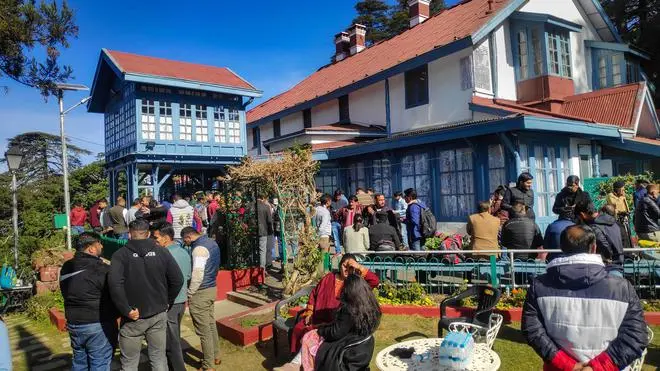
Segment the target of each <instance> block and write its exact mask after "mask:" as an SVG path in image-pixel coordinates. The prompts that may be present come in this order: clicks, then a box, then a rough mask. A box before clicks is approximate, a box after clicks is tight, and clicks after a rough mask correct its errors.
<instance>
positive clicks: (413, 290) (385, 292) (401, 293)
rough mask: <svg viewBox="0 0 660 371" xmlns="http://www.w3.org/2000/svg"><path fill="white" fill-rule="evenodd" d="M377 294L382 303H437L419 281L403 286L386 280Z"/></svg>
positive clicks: (425, 304) (422, 304) (377, 290)
mask: <svg viewBox="0 0 660 371" xmlns="http://www.w3.org/2000/svg"><path fill="white" fill-rule="evenodd" d="M376 295H377V298H378V302H379V303H380V304H395V305H396V304H413V305H421V306H428V305H435V303H434V302H433V300H432V299H431V298H430V297H429V296H428V295H427V294H426V290H425V289H424V287H422V285H420V284H419V283H409V284H407V285H406V286H403V287H396V286H395V285H394V284H392V283H391V282H389V281H388V282H385V283H383V284H382V285H380V287H379V288H378V289H376Z"/></svg>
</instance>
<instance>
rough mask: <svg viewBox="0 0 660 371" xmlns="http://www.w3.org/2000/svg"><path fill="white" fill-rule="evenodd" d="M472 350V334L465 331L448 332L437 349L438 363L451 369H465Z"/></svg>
mask: <svg viewBox="0 0 660 371" xmlns="http://www.w3.org/2000/svg"><path fill="white" fill-rule="evenodd" d="M473 351H474V339H473V338H472V334H470V333H466V332H450V333H449V334H447V337H446V338H445V339H444V341H443V342H442V344H441V345H440V349H439V363H440V365H441V366H445V367H449V368H451V369H453V370H462V369H465V368H466V367H467V366H468V364H469V363H470V359H471V357H472V352H473Z"/></svg>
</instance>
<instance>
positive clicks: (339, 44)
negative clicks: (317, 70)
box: [335, 31, 351, 62]
mask: <svg viewBox="0 0 660 371" xmlns="http://www.w3.org/2000/svg"><path fill="white" fill-rule="evenodd" d="M350 52H351V41H350V38H349V37H348V32H345V31H342V32H340V33H338V34H336V35H335V62H339V61H340V60H342V59H344V58H346V57H348V56H349V53H350Z"/></svg>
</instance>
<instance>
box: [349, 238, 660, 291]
mask: <svg viewBox="0 0 660 371" xmlns="http://www.w3.org/2000/svg"><path fill="white" fill-rule="evenodd" d="M457 252H458V253H460V254H461V255H463V259H461V261H460V262H458V263H457V262H455V260H454V259H453V257H451V256H452V255H455V254H456V253H457ZM542 252H543V253H561V250H542ZM475 253H476V254H480V255H483V254H484V253H499V254H501V257H500V258H498V259H497V260H496V261H495V260H494V261H493V262H491V261H489V260H486V259H472V258H470V256H471V255H472V254H475ZM538 253H539V250H502V251H500V250H488V251H484V250H481V251H471V250H463V251H397V252H372V251H369V252H365V253H361V259H360V260H361V264H362V265H364V266H366V267H367V268H369V269H370V270H372V271H374V272H376V274H378V275H379V278H380V279H381V281H383V282H384V281H385V280H388V281H390V282H392V283H393V284H395V285H401V286H403V285H405V284H407V283H410V282H418V283H420V284H421V285H423V286H424V287H426V289H427V291H428V292H429V293H441V294H450V293H452V292H454V291H455V290H456V287H458V286H461V285H468V286H470V285H475V284H485V283H495V284H496V285H498V286H499V287H502V288H506V287H508V288H511V289H513V288H515V287H528V286H529V282H530V280H531V279H532V278H533V277H534V276H536V275H539V274H543V273H545V271H546V267H547V263H546V261H544V260H535V259H519V258H517V256H519V255H520V254H525V255H531V254H538ZM448 257H451V258H448ZM625 257H626V258H625V263H624V267H623V269H624V276H625V277H626V278H627V279H628V280H629V281H630V282H631V283H632V284H633V286H634V287H635V289H636V290H637V293H638V295H639V296H640V297H642V298H657V297H658V296H657V293H658V290H659V289H660V252H658V251H657V249H648V248H634V249H626V250H625Z"/></svg>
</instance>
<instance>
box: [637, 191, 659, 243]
mask: <svg viewBox="0 0 660 371" xmlns="http://www.w3.org/2000/svg"><path fill="white" fill-rule="evenodd" d="M659 198H660V189H659V188H658V185H657V184H649V185H648V186H646V195H644V196H643V197H642V198H641V199H640V200H639V201H638V202H637V206H635V232H637V236H638V237H639V238H640V239H642V240H649V241H655V242H660V220H659V219H660V207H659V206H658V199H659Z"/></svg>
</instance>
